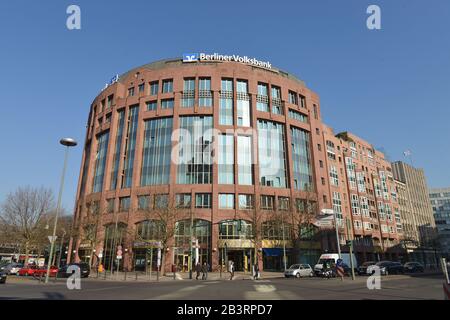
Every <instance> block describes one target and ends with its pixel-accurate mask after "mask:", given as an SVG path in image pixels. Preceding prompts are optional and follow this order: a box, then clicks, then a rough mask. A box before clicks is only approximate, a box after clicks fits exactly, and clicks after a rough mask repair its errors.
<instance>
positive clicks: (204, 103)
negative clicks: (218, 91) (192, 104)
mask: <svg viewBox="0 0 450 320" xmlns="http://www.w3.org/2000/svg"><path fill="white" fill-rule="evenodd" d="M212 105H213V97H212V91H211V78H200V79H199V82H198V106H199V107H212Z"/></svg>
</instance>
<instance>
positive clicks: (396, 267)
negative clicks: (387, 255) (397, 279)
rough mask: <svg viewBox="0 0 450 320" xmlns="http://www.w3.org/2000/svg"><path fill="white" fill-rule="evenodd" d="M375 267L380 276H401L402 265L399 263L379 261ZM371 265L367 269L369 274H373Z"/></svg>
mask: <svg viewBox="0 0 450 320" xmlns="http://www.w3.org/2000/svg"><path fill="white" fill-rule="evenodd" d="M375 266H377V267H379V268H380V274H382V275H386V276H387V275H389V274H403V265H402V264H401V263H400V262H394V261H380V262H377V263H376V264H375ZM373 267H374V266H373V265H372V266H369V267H368V270H369V273H370V274H372V272H373Z"/></svg>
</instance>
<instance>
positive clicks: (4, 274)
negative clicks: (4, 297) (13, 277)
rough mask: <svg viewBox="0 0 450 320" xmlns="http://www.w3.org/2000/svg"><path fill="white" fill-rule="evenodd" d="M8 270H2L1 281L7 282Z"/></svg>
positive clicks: (0, 273) (0, 272)
mask: <svg viewBox="0 0 450 320" xmlns="http://www.w3.org/2000/svg"><path fill="white" fill-rule="evenodd" d="M6 277H7V275H6V272H4V271H0V283H6Z"/></svg>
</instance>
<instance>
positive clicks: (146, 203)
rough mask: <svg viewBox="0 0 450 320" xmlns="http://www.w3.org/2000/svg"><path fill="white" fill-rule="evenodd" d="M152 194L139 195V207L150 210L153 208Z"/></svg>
mask: <svg viewBox="0 0 450 320" xmlns="http://www.w3.org/2000/svg"><path fill="white" fill-rule="evenodd" d="M150 204H151V201H150V195H145V196H138V209H139V210H149V209H151V206H150Z"/></svg>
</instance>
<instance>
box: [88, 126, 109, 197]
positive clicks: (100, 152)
mask: <svg viewBox="0 0 450 320" xmlns="http://www.w3.org/2000/svg"><path fill="white" fill-rule="evenodd" d="M108 142H109V131H106V132H105V133H102V134H101V135H100V136H98V137H97V154H96V156H95V171H94V182H93V188H92V190H93V192H101V191H102V190H103V178H104V175H105V165H106V154H107V152H108Z"/></svg>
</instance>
